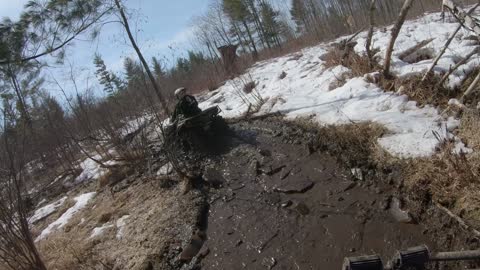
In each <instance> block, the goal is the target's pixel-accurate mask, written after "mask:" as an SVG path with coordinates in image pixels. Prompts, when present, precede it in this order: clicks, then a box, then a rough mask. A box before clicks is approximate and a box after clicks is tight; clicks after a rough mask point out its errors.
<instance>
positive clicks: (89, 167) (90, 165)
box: [75, 156, 106, 184]
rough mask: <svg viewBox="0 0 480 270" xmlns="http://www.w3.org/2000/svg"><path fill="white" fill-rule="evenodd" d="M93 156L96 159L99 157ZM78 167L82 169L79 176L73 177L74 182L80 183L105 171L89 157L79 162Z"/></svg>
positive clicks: (95, 177)
mask: <svg viewBox="0 0 480 270" xmlns="http://www.w3.org/2000/svg"><path fill="white" fill-rule="evenodd" d="M93 158H95V159H97V158H101V157H100V156H95V157H93ZM80 167H81V168H82V170H83V171H82V173H81V174H80V175H79V176H77V178H75V184H80V183H82V182H85V181H88V180H90V179H97V178H99V177H100V176H102V175H103V174H104V173H105V172H106V169H105V168H102V167H101V166H100V164H98V163H97V162H95V161H93V160H92V159H89V158H87V159H85V160H84V161H83V162H82V163H80Z"/></svg>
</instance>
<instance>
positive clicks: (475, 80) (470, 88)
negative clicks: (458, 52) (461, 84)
mask: <svg viewBox="0 0 480 270" xmlns="http://www.w3.org/2000/svg"><path fill="white" fill-rule="evenodd" d="M479 82H480V72H479V73H478V74H477V77H475V79H474V80H473V82H472V83H471V84H470V86H469V87H468V89H467V91H465V93H464V94H463V95H462V97H461V98H460V102H462V103H463V101H464V100H465V98H466V97H468V96H469V95H470V94H471V93H473V90H475V89H476V88H477V85H478V83H479Z"/></svg>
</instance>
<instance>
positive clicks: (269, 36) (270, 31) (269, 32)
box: [260, 0, 281, 46]
mask: <svg viewBox="0 0 480 270" xmlns="http://www.w3.org/2000/svg"><path fill="white" fill-rule="evenodd" d="M260 11H261V12H260V14H261V19H262V22H263V25H264V28H265V34H264V35H265V39H266V40H267V42H268V43H275V44H276V45H277V46H280V37H279V35H280V28H281V25H280V23H279V19H278V16H279V14H280V13H279V12H278V11H276V10H274V9H273V7H272V6H271V5H270V3H268V2H267V1H265V0H261V2H260Z"/></svg>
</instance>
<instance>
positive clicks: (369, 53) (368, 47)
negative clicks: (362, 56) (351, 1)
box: [365, 0, 377, 68]
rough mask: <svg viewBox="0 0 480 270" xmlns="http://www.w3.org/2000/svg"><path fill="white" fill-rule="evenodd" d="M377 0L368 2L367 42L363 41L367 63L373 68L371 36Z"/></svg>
mask: <svg viewBox="0 0 480 270" xmlns="http://www.w3.org/2000/svg"><path fill="white" fill-rule="evenodd" d="M376 3H377V0H372V2H371V3H370V15H369V17H370V18H369V19H370V28H369V29H368V36H367V42H366V43H365V49H366V50H367V56H368V64H369V66H370V68H373V53H372V48H371V47H372V38H373V30H374V28H375V4H376Z"/></svg>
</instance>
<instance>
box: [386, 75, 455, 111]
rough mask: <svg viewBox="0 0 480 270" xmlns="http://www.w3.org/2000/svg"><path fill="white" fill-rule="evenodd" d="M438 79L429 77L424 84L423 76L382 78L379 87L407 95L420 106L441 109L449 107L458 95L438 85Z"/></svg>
mask: <svg viewBox="0 0 480 270" xmlns="http://www.w3.org/2000/svg"><path fill="white" fill-rule="evenodd" d="M438 82H439V78H438V77H433V76H431V77H429V78H428V79H427V80H425V81H423V82H422V76H419V75H417V76H410V77H408V78H396V77H393V78H385V77H384V76H381V77H380V81H379V82H378V84H379V86H380V87H381V88H382V89H385V90H386V91H391V92H397V93H399V94H403V95H407V96H408V98H409V99H411V100H414V101H416V102H417V103H418V105H420V106H424V105H427V104H429V105H434V106H438V107H440V108H445V107H447V106H448V101H449V100H450V99H451V98H456V97H457V96H458V94H457V93H456V92H454V91H451V90H448V89H447V88H445V87H443V86H439V85H438Z"/></svg>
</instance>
